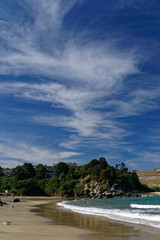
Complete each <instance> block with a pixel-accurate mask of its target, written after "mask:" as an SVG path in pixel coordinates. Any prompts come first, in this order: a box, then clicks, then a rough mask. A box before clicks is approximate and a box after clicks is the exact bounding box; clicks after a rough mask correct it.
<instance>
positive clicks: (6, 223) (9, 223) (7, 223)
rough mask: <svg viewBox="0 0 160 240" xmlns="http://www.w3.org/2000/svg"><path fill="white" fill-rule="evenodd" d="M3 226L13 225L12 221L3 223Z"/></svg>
mask: <svg viewBox="0 0 160 240" xmlns="http://www.w3.org/2000/svg"><path fill="white" fill-rule="evenodd" d="M3 225H11V222H10V221H6V222H3Z"/></svg>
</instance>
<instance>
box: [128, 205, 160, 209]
mask: <svg viewBox="0 0 160 240" xmlns="http://www.w3.org/2000/svg"><path fill="white" fill-rule="evenodd" d="M131 208H141V209H142V208H144V209H153V208H154V209H155V208H157V209H160V205H144V204H131Z"/></svg>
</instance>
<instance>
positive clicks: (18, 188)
mask: <svg viewBox="0 0 160 240" xmlns="http://www.w3.org/2000/svg"><path fill="white" fill-rule="evenodd" d="M47 173H48V170H47V169H46V167H45V166H44V165H42V164H38V165H37V166H36V168H34V167H33V165H32V164H31V163H24V164H23V165H22V166H20V165H19V166H17V167H15V168H14V169H13V172H12V174H10V175H6V176H5V175H4V171H3V169H2V168H0V192H5V190H8V192H9V193H13V194H16V195H20V194H22V195H62V196H64V195H65V196H92V195H94V194H97V193H98V194H101V193H104V192H107V193H108V192H110V191H121V192H122V191H123V192H125V193H127V192H131V191H133V190H136V191H148V190H149V189H148V188H147V187H146V186H144V185H142V184H141V183H140V181H139V179H138V176H137V173H136V171H128V168H126V166H125V164H124V163H123V162H122V163H121V164H117V165H116V166H115V167H114V166H110V165H109V164H108V163H107V161H106V159H105V158H103V157H101V158H100V159H99V160H97V159H93V160H91V161H90V162H89V163H88V164H85V165H82V166H77V165H76V164H75V163H65V162H59V163H57V164H56V169H55V175H54V177H52V178H49V177H48V175H47Z"/></svg>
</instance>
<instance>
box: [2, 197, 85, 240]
mask: <svg viewBox="0 0 160 240" xmlns="http://www.w3.org/2000/svg"><path fill="white" fill-rule="evenodd" d="M1 200H2V201H4V202H7V203H8V205H4V206H2V207H1V208H0V238H1V239H3V240H10V239H12V240H14V239H15V240H22V239H23V240H42V239H43V240H44V239H45V240H50V239H52V240H53V239H54V240H60V239H61V240H62V239H66V240H72V239H74V240H76V239H80V236H82V235H86V234H87V231H85V230H81V229H76V228H74V227H67V226H57V225H51V224H49V222H48V221H47V219H45V218H43V217H40V216H37V215H36V214H34V213H33V212H32V211H31V210H32V209H34V208H35V207H36V206H37V205H40V204H45V203H48V202H50V201H53V199H52V198H46V199H45V198H26V197H21V198H20V202H19V203H13V202H12V201H13V198H12V197H7V198H1ZM6 222H9V223H10V224H9V225H5V223H6Z"/></svg>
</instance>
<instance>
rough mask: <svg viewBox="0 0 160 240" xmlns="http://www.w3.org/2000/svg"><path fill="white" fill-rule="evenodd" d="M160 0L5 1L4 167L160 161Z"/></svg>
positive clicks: (0, 24) (1, 68)
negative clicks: (99, 161)
mask: <svg viewBox="0 0 160 240" xmlns="http://www.w3.org/2000/svg"><path fill="white" fill-rule="evenodd" d="M159 65H160V0H154V1H146V0H127V1H126V0H47V1H46V0H1V1H0V166H1V167H16V166H17V165H22V164H23V163H24V162H30V163H32V164H34V165H36V164H38V163H42V164H47V165H53V164H54V163H58V162H60V161H64V162H72V163H73V162H74V163H77V164H78V165H82V164H85V163H88V162H89V161H90V160H91V159H94V158H96V159H99V158H100V157H101V156H103V157H105V158H106V159H107V161H108V163H109V164H110V165H115V164H118V163H121V162H122V161H123V162H125V164H126V166H127V167H128V168H129V169H130V170H132V169H134V170H135V169H136V170H138V171H142V170H144V171H147V170H152V169H154V168H157V167H159V166H160V83H159V81H160V66H159Z"/></svg>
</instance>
